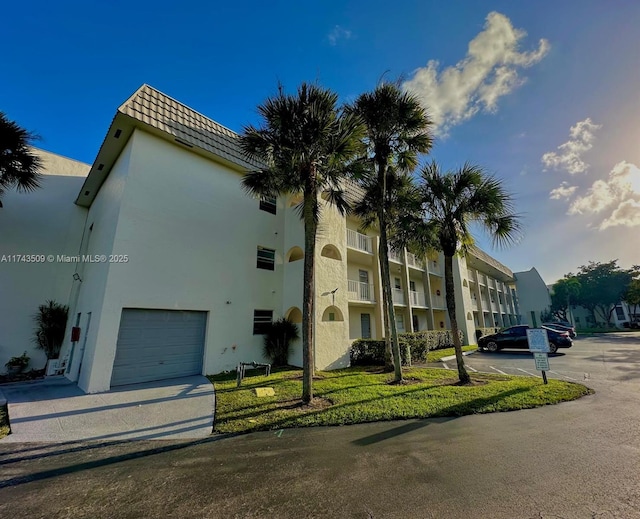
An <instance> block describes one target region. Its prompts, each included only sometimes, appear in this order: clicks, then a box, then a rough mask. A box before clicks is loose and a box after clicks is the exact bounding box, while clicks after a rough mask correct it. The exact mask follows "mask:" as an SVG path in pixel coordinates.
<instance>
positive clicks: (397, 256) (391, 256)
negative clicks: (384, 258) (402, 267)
mask: <svg viewBox="0 0 640 519" xmlns="http://www.w3.org/2000/svg"><path fill="white" fill-rule="evenodd" d="M389 259H390V260H392V261H397V262H398V263H402V259H400V253H399V252H396V251H394V250H393V249H392V248H391V247H389Z"/></svg>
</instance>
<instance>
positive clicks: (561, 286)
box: [551, 273, 580, 321]
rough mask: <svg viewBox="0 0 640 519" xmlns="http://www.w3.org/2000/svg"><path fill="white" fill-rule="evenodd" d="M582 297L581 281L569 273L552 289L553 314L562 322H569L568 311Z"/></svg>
mask: <svg viewBox="0 0 640 519" xmlns="http://www.w3.org/2000/svg"><path fill="white" fill-rule="evenodd" d="M579 297H580V281H579V280H578V278H577V277H576V276H574V275H573V274H571V273H569V274H566V275H565V277H564V278H563V279H560V280H558V281H557V282H556V283H555V284H554V285H553V287H552V289H551V312H552V313H553V315H554V316H555V317H556V318H557V319H560V320H562V321H568V320H569V319H568V311H569V308H570V307H571V306H574V305H576V304H578V303H577V301H578V298H579Z"/></svg>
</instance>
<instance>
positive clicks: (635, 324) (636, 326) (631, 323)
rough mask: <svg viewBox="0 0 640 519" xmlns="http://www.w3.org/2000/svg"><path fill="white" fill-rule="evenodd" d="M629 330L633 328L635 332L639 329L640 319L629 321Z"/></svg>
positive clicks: (635, 318)
mask: <svg viewBox="0 0 640 519" xmlns="http://www.w3.org/2000/svg"><path fill="white" fill-rule="evenodd" d="M629 328H633V329H635V330H638V329H640V317H634V318H633V319H631V321H629Z"/></svg>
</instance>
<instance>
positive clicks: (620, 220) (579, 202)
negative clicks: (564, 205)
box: [568, 161, 640, 230]
mask: <svg viewBox="0 0 640 519" xmlns="http://www.w3.org/2000/svg"><path fill="white" fill-rule="evenodd" d="M605 209H606V210H607V213H608V214H609V216H608V217H607V218H605V219H604V220H603V221H602V222H601V223H600V225H599V226H598V229H600V230H603V229H607V228H608V227H613V226H616V225H623V226H627V227H632V226H635V225H640V168H638V166H636V165H635V164H631V163H629V162H626V161H622V162H619V163H618V164H616V165H615V166H614V167H613V169H612V170H611V172H610V173H609V178H608V179H606V180H596V181H595V182H594V183H593V184H592V185H591V187H590V188H589V189H588V191H587V193H586V195H584V196H579V197H577V198H576V199H575V200H574V201H573V203H572V204H571V205H570V206H569V211H568V214H571V215H575V214H597V213H601V212H603V211H605ZM609 211H610V212H609Z"/></svg>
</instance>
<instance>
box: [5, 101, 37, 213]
mask: <svg viewBox="0 0 640 519" xmlns="http://www.w3.org/2000/svg"><path fill="white" fill-rule="evenodd" d="M35 138H36V136H35V135H34V134H32V133H30V132H28V131H27V130H25V129H23V128H21V127H20V126H19V125H18V124H16V123H15V122H13V121H11V120H9V119H8V118H7V117H6V116H5V114H4V113H2V112H0V198H1V197H2V195H3V194H4V193H5V191H6V190H7V189H12V188H16V189H17V190H18V191H24V192H26V191H33V190H35V189H37V188H39V187H40V181H41V180H42V175H41V174H40V168H41V166H42V164H41V162H40V159H39V157H37V156H36V155H34V154H33V152H32V151H31V149H30V148H29V146H30V144H31V141H33V140H34V139H35ZM0 207H2V200H0Z"/></svg>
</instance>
